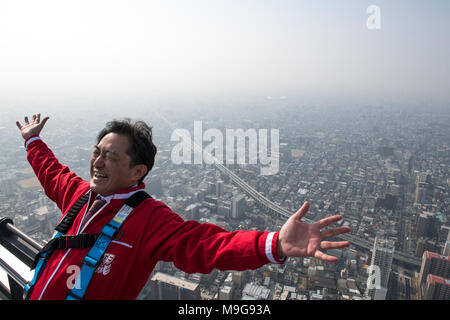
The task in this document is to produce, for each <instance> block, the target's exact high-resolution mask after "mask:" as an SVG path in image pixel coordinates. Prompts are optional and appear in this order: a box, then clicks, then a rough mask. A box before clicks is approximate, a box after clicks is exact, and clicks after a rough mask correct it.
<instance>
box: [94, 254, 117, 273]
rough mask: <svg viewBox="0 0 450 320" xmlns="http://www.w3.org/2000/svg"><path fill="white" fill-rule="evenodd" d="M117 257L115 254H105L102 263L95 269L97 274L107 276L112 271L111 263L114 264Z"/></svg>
mask: <svg viewBox="0 0 450 320" xmlns="http://www.w3.org/2000/svg"><path fill="white" fill-rule="evenodd" d="M115 257H116V255H115V254H112V253H105V255H104V256H103V260H102V263H101V264H100V265H99V266H98V267H97V269H95V272H96V273H100V274H103V275H104V276H106V275H107V274H108V273H109V272H110V271H111V263H112V262H113V260H114V258H115Z"/></svg>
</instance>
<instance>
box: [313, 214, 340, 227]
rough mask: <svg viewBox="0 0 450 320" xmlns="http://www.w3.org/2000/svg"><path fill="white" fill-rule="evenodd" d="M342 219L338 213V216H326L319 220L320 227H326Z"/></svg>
mask: <svg viewBox="0 0 450 320" xmlns="http://www.w3.org/2000/svg"><path fill="white" fill-rule="evenodd" d="M341 219H342V216H341V215H336V216H332V217H328V218H324V219H322V220H320V221H319V226H320V229H322V228H325V227H327V226H329V225H330V224H333V223H335V222H337V221H339V220H341Z"/></svg>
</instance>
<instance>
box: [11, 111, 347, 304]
mask: <svg viewBox="0 0 450 320" xmlns="http://www.w3.org/2000/svg"><path fill="white" fill-rule="evenodd" d="M48 119H49V118H48V117H46V118H44V119H43V120H42V121H41V115H40V114H37V115H33V117H32V120H31V121H29V119H28V117H25V123H24V125H21V124H20V122H18V121H17V122H16V124H17V126H18V128H19V129H20V131H21V134H22V137H23V138H24V139H25V147H26V149H27V158H28V161H29V162H30V164H31V166H32V168H33V170H34V172H35V174H36V175H37V177H38V179H39V181H40V183H41V184H42V186H43V188H44V190H45V193H46V195H47V196H48V197H49V198H50V199H51V200H53V201H54V202H56V204H57V206H58V207H59V209H60V210H61V212H62V213H63V217H64V216H65V215H66V214H67V211H68V210H69V209H70V208H71V207H72V206H73V205H74V203H75V202H76V201H77V200H78V199H79V198H81V197H82V196H83V195H87V196H88V197H89V200H88V202H87V203H86V204H85V205H84V206H83V208H82V209H81V211H80V212H79V214H78V215H77V216H76V217H75V220H74V221H73V224H72V225H71V226H70V227H69V229H68V232H67V234H68V235H78V234H81V233H84V234H86V233H87V234H99V233H100V231H102V228H103V227H104V226H105V225H106V224H107V223H108V222H109V221H111V219H112V218H114V217H115V215H116V213H117V212H118V210H119V209H120V208H121V207H122V205H123V204H124V202H125V200H126V199H128V198H129V197H131V196H132V195H133V194H134V193H136V192H138V191H140V190H143V189H144V188H145V184H144V183H143V182H142V181H143V179H144V178H145V176H146V175H147V174H148V172H149V171H150V170H151V168H152V166H153V163H154V158H155V154H156V147H155V146H154V144H153V142H152V132H151V128H149V127H148V126H147V125H146V124H145V123H144V122H141V121H138V122H136V123H133V122H131V121H129V120H124V121H112V122H109V123H107V125H106V127H105V128H104V129H103V130H102V131H101V132H100V133H99V135H98V137H97V144H96V145H95V147H94V150H93V154H92V158H91V160H90V176H91V178H90V181H89V182H87V181H83V180H82V179H81V178H80V177H78V176H77V175H75V174H74V173H73V172H71V171H70V170H69V168H68V167H66V166H63V165H62V164H60V163H59V161H58V160H57V159H56V157H55V156H54V154H53V153H52V152H51V150H50V149H49V148H48V147H47V145H46V144H45V143H44V142H43V141H42V140H41V138H40V137H39V134H40V132H41V130H42V128H43V127H44V125H45V123H46V122H47V121H48ZM97 203H101V206H100V207H99V208H96V209H95V210H92V208H93V207H94V206H95V205H96V204H97ZM308 208H309V203H305V204H303V206H302V207H301V208H300V210H298V211H297V213H295V214H294V215H292V216H291V217H290V218H289V219H288V220H287V221H286V223H285V224H284V225H283V227H282V228H281V230H280V231H279V232H266V231H262V232H259V231H234V232H228V231H226V230H224V229H222V228H220V227H218V226H216V225H213V224H209V223H203V224H200V223H198V222H196V221H183V219H181V218H180V217H179V216H178V215H177V214H175V213H174V212H172V211H171V210H170V209H169V208H168V207H167V206H166V205H165V204H164V203H162V202H160V201H156V200H154V199H152V198H149V199H146V200H144V201H143V202H142V203H141V204H140V205H139V206H138V207H136V208H135V209H134V210H133V211H132V212H131V213H130V214H129V216H128V217H127V218H126V221H125V222H124V223H123V225H122V226H121V228H120V230H121V237H120V239H116V238H114V239H113V240H112V242H111V243H110V245H109V246H108V247H107V249H106V252H105V253H104V256H103V260H102V263H101V264H100V265H99V266H98V267H97V268H96V269H95V273H94V275H93V276H92V279H91V281H90V283H89V286H88V288H87V291H86V293H85V295H84V299H135V298H136V297H137V295H138V294H139V292H140V291H141V289H142V287H143V286H144V285H145V283H146V281H147V279H148V277H149V275H150V273H151V272H152V270H153V268H154V267H155V264H156V263H157V262H158V261H160V260H162V261H171V262H173V263H174V265H175V266H176V267H177V268H179V269H181V270H183V271H185V272H187V273H194V272H201V273H209V272H211V271H212V270H213V269H214V268H217V269H220V270H246V269H256V268H259V267H261V266H263V265H265V264H267V263H283V262H284V261H285V258H286V257H305V256H310V257H314V258H317V259H321V260H324V261H330V262H336V261H337V258H336V257H333V256H329V255H327V254H325V253H323V252H322V251H321V250H322V249H333V248H343V247H347V246H348V245H349V243H348V242H347V241H339V242H329V241H323V239H326V238H330V237H334V236H336V235H338V234H342V233H346V232H349V231H350V229H349V228H348V227H341V228H333V229H328V230H323V231H321V229H323V228H325V227H327V226H329V225H331V224H332V223H334V222H337V221H339V220H340V219H342V217H341V216H339V215H335V216H332V217H328V218H325V219H322V220H320V221H319V222H317V223H314V224H306V223H303V222H302V221H301V219H302V218H303V216H304V215H305V214H306V213H307V211H308ZM88 252H89V248H81V249H80V248H69V249H65V250H55V251H54V252H53V253H52V254H51V256H50V258H49V259H48V262H47V263H46V265H45V268H43V270H42V272H41V273H40V276H39V278H38V279H37V281H36V283H35V285H34V286H33V288H32V290H31V293H30V295H29V298H30V299H64V298H65V297H66V295H67V294H68V293H69V292H70V290H71V289H72V288H73V286H74V280H75V279H76V274H75V273H76V272H77V271H78V272H79V270H80V268H81V267H82V261H83V259H84V257H85V256H86V254H87V253H88Z"/></svg>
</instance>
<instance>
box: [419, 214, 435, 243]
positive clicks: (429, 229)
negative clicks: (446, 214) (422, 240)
mask: <svg viewBox="0 0 450 320" xmlns="http://www.w3.org/2000/svg"><path fill="white" fill-rule="evenodd" d="M436 229H437V228H436V217H435V214H434V213H432V212H426V211H424V212H422V213H421V214H419V216H418V217H417V225H416V230H417V237H429V238H431V237H435V236H436V233H437V230H436Z"/></svg>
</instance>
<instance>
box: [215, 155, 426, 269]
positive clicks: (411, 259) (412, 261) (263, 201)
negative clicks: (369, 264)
mask: <svg viewBox="0 0 450 320" xmlns="http://www.w3.org/2000/svg"><path fill="white" fill-rule="evenodd" d="M215 166H216V167H217V169H219V170H220V171H221V172H223V173H224V174H227V175H228V176H229V177H230V179H231V180H232V181H233V182H234V183H235V184H236V185H237V186H238V187H240V188H241V189H242V190H243V191H244V192H245V193H246V194H247V195H248V196H250V197H252V198H253V199H255V201H257V202H258V204H259V206H260V207H263V208H264V209H265V211H267V212H268V213H269V214H271V215H274V216H276V217H279V218H285V219H288V218H289V217H290V216H291V215H292V214H293V212H290V211H289V210H286V209H285V208H283V207H281V206H279V205H278V204H276V203H274V202H272V201H270V200H269V199H267V198H266V197H265V196H263V195H262V194H261V193H259V192H258V191H256V190H255V189H254V188H253V187H251V186H250V185H249V184H247V183H246V182H245V181H244V180H242V179H241V178H240V177H239V176H237V175H236V174H235V173H234V172H232V171H231V170H230V169H228V168H226V167H225V166H224V165H222V164H220V163H218V162H216V163H215ZM303 220H304V221H305V222H307V223H313V222H314V221H312V220H310V219H307V218H303ZM337 237H338V238H340V239H342V240H344V241H349V242H350V243H351V244H353V245H355V246H357V247H360V248H363V249H366V250H371V249H372V248H373V243H371V242H369V241H367V240H365V239H362V238H360V237H358V236H356V235H352V234H341V235H338V236H337ZM394 262H400V263H402V264H406V265H410V266H413V267H416V268H417V267H420V266H421V263H422V260H421V259H419V258H417V257H416V256H413V255H410V254H407V253H404V252H400V251H395V252H394Z"/></svg>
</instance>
